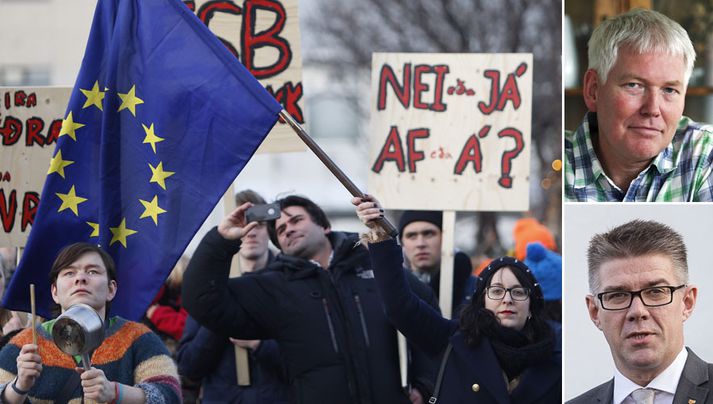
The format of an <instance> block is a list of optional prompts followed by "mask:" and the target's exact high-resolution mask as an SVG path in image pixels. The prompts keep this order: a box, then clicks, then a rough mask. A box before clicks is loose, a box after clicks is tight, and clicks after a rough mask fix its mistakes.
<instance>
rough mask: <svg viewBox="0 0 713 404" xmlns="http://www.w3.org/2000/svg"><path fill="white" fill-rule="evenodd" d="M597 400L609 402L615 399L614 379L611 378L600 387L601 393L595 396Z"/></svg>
mask: <svg viewBox="0 0 713 404" xmlns="http://www.w3.org/2000/svg"><path fill="white" fill-rule="evenodd" d="M595 398H596V399H597V402H599V403H606V404H609V403H611V402H612V400H614V379H613V378H612V379H611V380H609V382H608V383H606V384H604V385H603V386H602V388H601V389H599V394H598V395H597V396H596V397H595Z"/></svg>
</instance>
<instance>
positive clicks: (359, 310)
mask: <svg viewBox="0 0 713 404" xmlns="http://www.w3.org/2000/svg"><path fill="white" fill-rule="evenodd" d="M354 302H355V303H356V308H357V313H359V320H361V330H362V332H363V333H364V341H365V342H366V346H367V348H368V347H369V345H370V344H369V330H367V328H366V319H365V318H364V310H362V308H361V299H360V298H359V295H357V294H354Z"/></svg>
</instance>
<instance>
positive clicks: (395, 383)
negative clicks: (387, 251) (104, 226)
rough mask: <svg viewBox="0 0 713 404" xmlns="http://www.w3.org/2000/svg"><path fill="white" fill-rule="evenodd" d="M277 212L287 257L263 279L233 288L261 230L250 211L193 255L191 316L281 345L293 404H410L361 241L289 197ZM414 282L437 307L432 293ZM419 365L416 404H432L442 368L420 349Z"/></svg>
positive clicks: (275, 229) (228, 220)
mask: <svg viewBox="0 0 713 404" xmlns="http://www.w3.org/2000/svg"><path fill="white" fill-rule="evenodd" d="M278 202H279V203H280V209H281V212H282V215H281V217H280V218H279V219H277V220H276V221H275V223H274V224H271V225H270V227H269V230H270V236H271V238H272V240H273V243H274V244H275V245H276V246H278V247H280V248H281V250H282V254H280V255H278V257H277V259H276V260H275V262H273V263H272V264H270V265H269V266H268V267H267V270H266V271H264V272H263V273H261V274H257V275H255V276H249V277H244V278H239V279H237V280H234V281H231V283H230V284H228V283H227V279H228V271H229V266H230V260H231V258H232V256H233V255H234V254H235V253H237V251H238V250H239V244H238V243H235V241H236V240H239V239H240V238H241V237H242V236H243V235H244V234H245V233H247V232H249V231H250V230H251V229H252V227H253V226H255V224H254V223H246V222H245V210H246V209H247V208H248V207H249V206H250V204H244V205H242V206H240V207H238V208H237V209H236V210H235V211H233V212H232V213H231V214H230V215H228V216H227V217H225V218H224V219H223V220H222V221H221V223H220V224H219V225H218V227H217V229H213V230H212V231H211V232H209V233H208V234H207V235H206V236H205V237H204V239H203V240H202V242H201V243H200V245H199V246H198V248H197V250H196V252H195V254H194V255H193V259H192V260H191V263H190V264H189V266H188V270H187V271H186V274H185V280H184V289H183V297H184V305H185V306H186V308H187V309H188V312H189V313H190V314H191V315H192V316H194V317H195V318H196V319H197V320H198V321H199V322H201V323H202V324H204V325H205V326H207V327H208V328H211V329H213V330H214V331H216V332H219V333H222V334H227V335H230V336H232V337H236V338H241V339H268V338H272V339H275V340H277V342H278V344H279V347H280V352H281V354H282V356H283V358H284V361H285V364H286V366H287V370H288V377H289V381H290V401H291V402H293V403H325V404H332V403H334V404H342V403H354V404H357V403H359V404H366V403H373V404H381V403H383V404H393V403H404V404H406V403H409V401H410V400H409V393H408V392H404V391H403V389H402V388H401V382H400V377H399V366H398V350H397V342H396V332H395V330H394V328H393V327H392V326H391V325H390V324H389V322H388V320H387V319H386V317H385V315H384V312H383V308H382V306H381V299H380V297H379V295H378V293H377V291H376V285H375V283H374V275H373V271H372V270H371V268H370V263H369V256H368V254H367V251H366V248H365V247H363V246H362V245H360V244H359V239H358V236H357V235H356V234H350V233H342V232H334V231H331V229H330V224H329V221H328V220H327V218H326V215H325V214H324V212H323V211H322V210H321V209H320V208H319V206H317V205H316V204H314V203H313V202H312V201H310V200H308V199H306V198H302V197H298V196H290V197H287V198H284V199H282V200H280V201H278ZM409 279H410V283H411V287H412V288H413V289H414V290H415V291H416V293H418V294H420V295H421V296H422V298H424V300H426V301H429V302H431V305H432V306H433V307H437V304H436V302H435V298H434V296H433V293H432V292H431V291H430V290H429V288H428V287H427V286H425V285H423V284H421V283H420V282H419V281H418V280H417V279H415V278H414V277H413V276H410V277H409ZM411 356H412V358H413V361H412V363H411V366H410V369H409V379H410V383H411V384H412V385H413V386H414V387H416V390H414V391H413V393H412V395H411V397H412V399H413V400H418V399H423V398H425V397H428V396H429V394H430V387H431V383H432V380H433V378H434V363H433V361H432V360H431V358H429V357H428V356H426V355H425V354H423V353H421V352H419V351H417V350H415V349H414V350H412V355H411ZM419 395H420V396H421V397H419ZM424 401H425V400H424Z"/></svg>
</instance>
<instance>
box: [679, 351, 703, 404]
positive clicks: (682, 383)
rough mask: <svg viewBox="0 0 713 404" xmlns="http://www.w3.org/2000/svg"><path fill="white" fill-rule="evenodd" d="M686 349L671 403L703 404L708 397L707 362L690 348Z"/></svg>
mask: <svg viewBox="0 0 713 404" xmlns="http://www.w3.org/2000/svg"><path fill="white" fill-rule="evenodd" d="M686 350H687V351H688V358H687V359H686V364H685V366H684V367H683V373H682V374H681V379H680V380H679V381H678V386H676V395H674V397H673V404H695V403H698V404H703V403H705V401H706V398H707V397H708V378H709V375H708V364H707V363H706V362H704V361H703V360H701V358H699V357H698V356H696V354H694V353H693V351H691V350H690V349H688V348H686Z"/></svg>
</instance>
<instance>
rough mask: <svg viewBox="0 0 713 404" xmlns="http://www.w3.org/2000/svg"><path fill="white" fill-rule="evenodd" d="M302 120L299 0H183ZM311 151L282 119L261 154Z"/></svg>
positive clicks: (268, 89)
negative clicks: (306, 149) (306, 148)
mask: <svg viewBox="0 0 713 404" xmlns="http://www.w3.org/2000/svg"><path fill="white" fill-rule="evenodd" d="M183 3H184V4H186V6H188V8H190V9H191V10H193V12H195V14H196V15H197V16H198V19H200V20H201V21H203V23H204V24H205V25H207V26H208V28H209V29H210V30H211V32H213V34H215V35H216V36H217V37H218V39H220V41H221V42H223V44H224V45H225V46H226V47H227V48H228V50H230V52H231V53H232V54H233V55H235V56H236V57H237V58H238V60H240V62H241V63H242V64H243V65H244V66H245V67H246V68H247V69H248V70H249V71H250V73H252V74H253V76H255V78H256V79H258V80H259V81H260V83H262V85H264V86H265V88H267V91H268V92H270V93H271V94H272V95H273V96H274V97H275V98H276V99H277V101H278V102H279V103H280V104H282V107H283V108H284V109H285V110H286V111H287V112H289V113H290V115H292V117H294V118H295V119H296V120H297V121H298V122H300V123H304V122H305V107H304V98H303V91H302V54H301V52H300V49H301V48H300V20H299V10H298V0H260V1H254V0H242V1H241V0H224V1H223V0H197V1H186V0H184V1H183ZM301 150H305V145H304V143H303V142H302V141H301V140H300V139H299V137H297V135H296V134H295V133H294V131H293V130H292V129H291V128H290V127H289V126H288V125H287V124H285V123H282V122H278V123H277V125H275V126H274V127H273V129H272V131H271V132H270V134H269V135H268V136H267V138H265V141H264V142H263V143H262V144H261V145H260V148H258V151H257V153H279V152H289V151H301Z"/></svg>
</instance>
